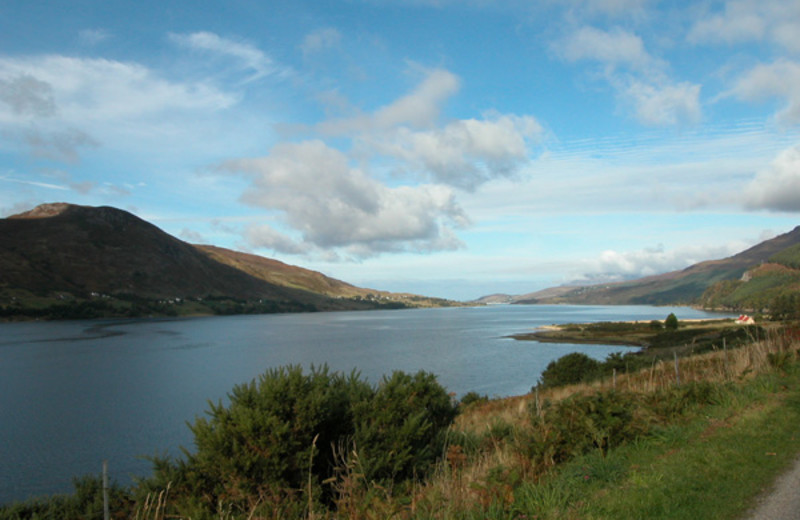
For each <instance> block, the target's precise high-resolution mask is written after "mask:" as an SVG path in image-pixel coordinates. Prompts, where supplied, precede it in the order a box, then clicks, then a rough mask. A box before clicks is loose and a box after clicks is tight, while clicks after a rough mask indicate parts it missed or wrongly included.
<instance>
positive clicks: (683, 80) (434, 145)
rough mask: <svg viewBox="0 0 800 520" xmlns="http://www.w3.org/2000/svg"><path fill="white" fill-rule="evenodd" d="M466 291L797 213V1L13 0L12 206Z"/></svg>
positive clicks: (674, 247) (8, 10)
mask: <svg viewBox="0 0 800 520" xmlns="http://www.w3.org/2000/svg"><path fill="white" fill-rule="evenodd" d="M47 202H70V203H75V204H83V205H91V206H101V205H108V206H114V207H118V208H121V209H125V210H128V211H131V212H132V213H134V214H136V215H138V216H140V217H142V218H144V219H146V220H148V221H150V222H152V223H154V224H155V225H157V226H158V227H160V228H161V229H163V230H164V231H166V232H168V233H170V234H172V235H174V236H176V237H178V238H180V239H182V240H186V241H189V242H192V243H205V244H213V245H217V246H221V247H228V248H231V249H236V250H239V251H246V252H250V253H254V254H258V255H262V256H267V257H270V258H276V259H278V260H281V261H283V262H286V263H289V264H293V265H299V266H302V267H306V268H309V269H314V270H317V271H321V272H323V273H325V274H327V275H329V276H333V277H335V278H338V279H341V280H344V281H347V282H350V283H353V284H356V285H359V286H362V287H370V288H373V289H380V290H390V291H398V292H414V293H418V294H423V295H427V296H437V297H444V298H452V299H457V300H469V299H473V298H478V297H480V296H483V295H487V294H492V293H509V294H523V293H527V292H531V291H535V290H538V289H542V288H546V287H551V286H556V285H561V284H568V283H590V282H591V283H604V282H607V281H614V280H623V279H630V278H636V277H640V276H646V275H650V274H656V273H661V272H667V271H671V270H675V269H682V268H684V267H687V266H689V265H691V264H693V263H696V262H699V261H703V260H708V259H715V258H723V257H726V256H730V255H732V254H735V253H737V252H739V251H742V250H744V249H746V248H748V247H750V246H752V245H754V244H756V243H758V242H760V241H763V240H765V239H768V238H771V237H773V236H776V235H778V234H781V233H786V232H788V231H791V230H792V229H793V228H794V227H795V226H796V225H798V224H800V219H798V216H799V215H798V212H800V2H797V1H794V0H731V1H721V2H720V1H686V2H681V1H669V2H666V1H665V2H658V1H656V0H574V1H566V0H538V1H531V0H495V1H489V0H405V1H401V0H341V1H307V0H293V1H291V2H286V1H276V0H261V1H257V0H226V1H224V2H223V1H197V0H191V1H189V0H185V1H183V0H159V1H157V2H156V1H150V0H137V1H135V2H133V1H128V0H115V1H113V2H109V1H107V0H70V1H58V0H48V1H44V0H0V216H2V217H5V216H9V215H12V214H16V213H19V212H22V211H26V210H28V209H31V208H33V207H34V206H36V205H38V204H41V203H47Z"/></svg>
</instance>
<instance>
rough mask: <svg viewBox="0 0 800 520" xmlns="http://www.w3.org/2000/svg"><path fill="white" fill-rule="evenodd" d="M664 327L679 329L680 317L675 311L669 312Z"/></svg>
mask: <svg viewBox="0 0 800 520" xmlns="http://www.w3.org/2000/svg"><path fill="white" fill-rule="evenodd" d="M664 327H665V328H666V329H667V330H677V329H678V317H677V316H675V313H673V312H671V313H669V316H667V319H665V320H664Z"/></svg>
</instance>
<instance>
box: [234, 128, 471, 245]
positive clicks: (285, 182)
mask: <svg viewBox="0 0 800 520" xmlns="http://www.w3.org/2000/svg"><path fill="white" fill-rule="evenodd" d="M220 168H221V169H222V170H225V171H229V172H235V173H240V174H243V175H245V176H246V177H248V178H249V179H250V181H251V185H250V186H249V188H248V189H247V190H246V191H245V192H244V194H243V195H242V200H243V201H244V202H245V203H247V204H250V205H253V206H257V207H261V208H265V209H270V210H274V211H277V212H279V213H280V214H282V215H283V217H284V220H285V223H286V225H287V226H289V227H290V228H292V229H294V230H296V231H297V232H298V233H300V234H301V235H302V241H303V242H304V243H306V244H308V245H311V246H315V247H319V248H342V249H343V250H344V251H346V252H347V253H348V254H349V255H352V256H358V257H365V256H369V255H372V254H377V253H380V252H386V251H427V250H445V249H454V248H458V247H461V243H460V241H458V239H457V238H455V236H454V234H453V233H452V232H451V228H452V227H453V226H455V227H458V226H463V225H465V224H466V223H467V217H466V215H465V214H464V212H463V211H462V209H461V208H460V207H459V205H458V204H457V203H456V201H455V198H454V196H453V193H452V191H451V190H450V189H449V188H446V187H444V186H437V185H420V186H415V187H410V186H398V187H389V186H386V185H383V184H381V183H379V182H377V181H375V180H374V179H372V178H371V177H369V176H368V175H367V174H366V173H365V172H364V171H362V170H361V169H359V168H355V167H353V166H352V165H351V164H350V161H349V159H348V158H347V156H346V155H345V154H343V153H342V152H340V151H338V150H335V149H333V148H330V147H328V146H327V145H325V144H324V143H323V142H321V141H306V142H302V143H283V144H279V145H277V146H276V147H275V148H274V149H273V150H272V153H271V154H270V155H269V156H267V157H262V158H256V159H239V160H232V161H227V162H226V163H224V164H222V165H221V167H220ZM268 238H269V236H268Z"/></svg>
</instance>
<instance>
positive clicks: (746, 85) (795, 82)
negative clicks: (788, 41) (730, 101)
mask: <svg viewBox="0 0 800 520" xmlns="http://www.w3.org/2000/svg"><path fill="white" fill-rule="evenodd" d="M728 95H734V96H736V97H738V98H740V99H744V100H748V101H756V100H761V99H766V98H770V97H778V98H783V99H785V100H786V106H785V107H784V108H783V109H781V110H780V111H779V112H778V113H777V114H776V117H777V119H778V120H779V121H781V122H783V123H787V124H800V63H797V62H794V61H788V60H778V61H775V62H773V63H770V64H766V65H765V64H759V65H757V66H756V67H754V68H752V69H751V70H750V71H748V72H747V73H745V74H744V75H743V76H742V77H741V78H739V81H738V82H737V84H736V85H735V86H734V87H733V89H731V91H730V92H729V93H728Z"/></svg>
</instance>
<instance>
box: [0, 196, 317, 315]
mask: <svg viewBox="0 0 800 520" xmlns="http://www.w3.org/2000/svg"><path fill="white" fill-rule="evenodd" d="M0 288H2V289H22V290H25V291H29V292H31V293H33V294H37V295H41V296H45V295H52V294H53V293H56V292H66V293H69V294H71V295H75V296H82V297H85V296H87V295H89V294H91V293H99V294H107V295H121V294H131V295H136V296H137V297H141V298H176V297H180V298H186V297H195V298H196V297H206V296H217V297H232V298H239V299H268V300H271V301H275V302H287V303H288V302H295V303H299V304H303V305H316V304H323V303H324V302H325V300H326V299H325V298H323V297H320V296H319V295H314V294H311V293H307V292H305V291H299V290H293V289H290V288H286V287H280V286H277V285H274V284H270V283H268V282H266V281H264V280H261V279H258V278H255V277H253V276H250V275H248V274H247V273H244V272H242V271H239V270H237V269H235V268H233V267H231V266H228V265H224V264H222V263H220V262H217V261H215V260H213V259H212V258H210V257H209V256H208V255H207V254H204V253H203V252H201V251H199V250H198V249H196V248H195V247H194V246H192V245H190V244H187V243H185V242H183V241H181V240H178V239H176V238H174V237H172V236H170V235H168V234H167V233H165V232H163V231H162V230H160V229H159V228H157V227H156V226H154V225H152V224H150V223H148V222H146V221H144V220H142V219H140V218H138V217H136V216H134V215H132V214H130V213H128V212H126V211H122V210H119V209H115V208H111V207H97V208H95V207H84V206H74V205H69V204H49V205H43V206H40V207H38V208H36V209H35V210H33V211H31V212H28V213H23V214H20V215H16V216H14V217H9V218H7V219H2V220H0Z"/></svg>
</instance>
